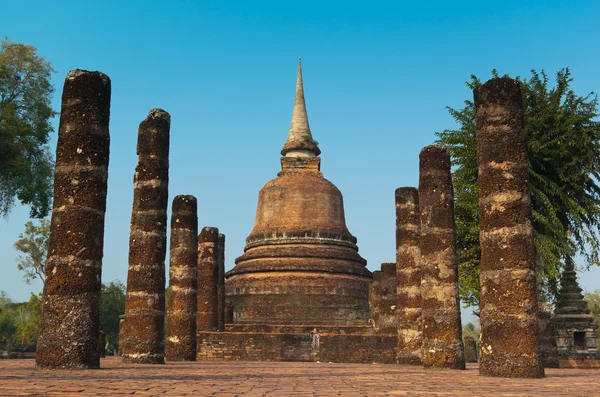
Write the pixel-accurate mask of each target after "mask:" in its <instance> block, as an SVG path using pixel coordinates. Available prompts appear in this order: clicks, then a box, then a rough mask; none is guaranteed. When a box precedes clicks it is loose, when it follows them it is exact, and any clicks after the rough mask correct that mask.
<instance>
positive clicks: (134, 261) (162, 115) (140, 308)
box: [122, 109, 171, 364]
mask: <svg viewBox="0 0 600 397" xmlns="http://www.w3.org/2000/svg"><path fill="white" fill-rule="evenodd" d="M170 123H171V116H169V113H167V112H165V111H164V110H162V109H152V110H150V112H149V113H148V117H147V118H146V120H144V121H142V123H141V124H140V128H139V133H138V144H137V153H138V156H139V158H138V164H137V167H136V168H135V176H134V195H133V211H132V213H131V234H130V237H129V271H128V274H127V295H126V299H125V324H124V331H123V334H124V340H123V341H122V343H123V349H122V356H123V361H124V362H128V363H140V364H162V363H164V361H165V360H164V358H165V343H164V323H165V254H166V249H167V201H168V185H169V128H170Z"/></svg>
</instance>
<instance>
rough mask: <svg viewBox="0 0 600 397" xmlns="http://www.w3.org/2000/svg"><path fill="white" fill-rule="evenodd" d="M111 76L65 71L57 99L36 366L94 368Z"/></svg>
mask: <svg viewBox="0 0 600 397" xmlns="http://www.w3.org/2000/svg"><path fill="white" fill-rule="evenodd" d="M110 93H111V84H110V79H109V78H108V76H106V75H105V74H103V73H100V72H88V71H85V70H78V69H76V70H72V71H70V72H69V73H68V74H67V77H66V79H65V85H64V90H63V95H62V109H61V114H60V125H59V127H58V144H57V147H56V169H55V171H54V202H53V208H52V221H51V225H50V239H49V242H48V259H47V261H46V282H45V284H44V294H43V298H42V304H43V307H44V310H43V311H42V318H41V324H40V336H39V339H38V344H37V354H36V365H37V367H38V368H69V369H87V368H98V367H99V366H100V357H99V349H98V339H99V332H100V328H99V327H100V276H101V274H102V256H103V246H104V213H105V210H106V188H107V179H108V157H109V142H110V137H109V132H108V122H109V118H110Z"/></svg>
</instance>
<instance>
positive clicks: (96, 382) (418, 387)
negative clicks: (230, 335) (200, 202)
mask: <svg viewBox="0 0 600 397" xmlns="http://www.w3.org/2000/svg"><path fill="white" fill-rule="evenodd" d="M34 365H35V361H34V360H0V396H75V395H77V396H83V395H85V396H88V395H93V396H97V395H104V396H120V395H136V396H137V395H141V396H158V395H160V396H244V397H246V396H295V397H300V396H323V397H326V396H542V395H543V396H547V397H548V396H586V397H587V396H600V370H581V369H570V370H566V369H563V370H556V369H547V370H546V374H547V377H546V378H545V379H525V380H520V379H502V378H483V377H480V376H479V375H478V371H477V366H476V365H473V364H470V365H469V366H468V367H467V370H466V371H456V370H425V369H422V368H421V367H411V366H400V365H383V364H372V365H368V364H331V363H287V362H284V363H282V362H278V363H276V362H231V361H230V362H227V361H212V362H211V361H203V362H187V363H168V364H166V365H134V364H123V363H121V359H119V358H116V357H110V358H106V359H102V362H101V366H102V368H101V369H99V370H87V371H69V370H36V369H35V368H34Z"/></svg>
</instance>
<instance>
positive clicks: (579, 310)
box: [554, 258, 600, 367]
mask: <svg viewBox="0 0 600 397" xmlns="http://www.w3.org/2000/svg"><path fill="white" fill-rule="evenodd" d="M554 328H555V331H556V348H557V351H558V356H559V362H560V366H561V367H590V366H594V367H595V366H597V365H600V355H599V354H598V349H597V348H596V331H597V329H598V325H596V324H594V322H593V319H592V316H591V315H590V310H589V309H588V306H587V302H586V301H585V299H584V297H583V294H582V293H581V288H580V287H579V283H578V282H577V273H576V272H575V264H574V263H573V260H572V259H570V258H569V259H568V260H567V261H566V263H565V269H564V270H563V273H562V277H561V280H560V291H559V302H558V308H557V310H556V312H555V314H554Z"/></svg>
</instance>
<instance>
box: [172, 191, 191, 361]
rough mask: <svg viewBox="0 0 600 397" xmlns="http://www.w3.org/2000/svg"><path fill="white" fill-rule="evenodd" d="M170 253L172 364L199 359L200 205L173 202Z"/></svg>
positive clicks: (188, 199)
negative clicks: (197, 321)
mask: <svg viewBox="0 0 600 397" xmlns="http://www.w3.org/2000/svg"><path fill="white" fill-rule="evenodd" d="M171 212H172V215H171V241H170V251H169V253H170V254H169V258H170V262H169V301H168V307H167V337H166V343H165V354H166V357H165V358H166V359H167V360H168V361H194V360H196V305H197V294H198V202H197V200H196V197H194V196H187V195H180V196H175V198H174V199H173V206H172V210H171Z"/></svg>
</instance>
